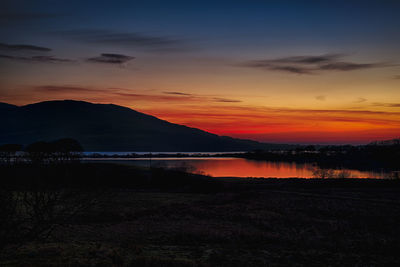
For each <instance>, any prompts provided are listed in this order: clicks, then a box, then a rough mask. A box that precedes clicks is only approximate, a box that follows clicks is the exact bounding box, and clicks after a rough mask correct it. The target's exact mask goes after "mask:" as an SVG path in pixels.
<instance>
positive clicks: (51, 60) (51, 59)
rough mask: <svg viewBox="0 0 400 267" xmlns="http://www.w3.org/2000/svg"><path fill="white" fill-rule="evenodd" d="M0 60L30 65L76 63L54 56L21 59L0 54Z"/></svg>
mask: <svg viewBox="0 0 400 267" xmlns="http://www.w3.org/2000/svg"><path fill="white" fill-rule="evenodd" d="M0 59H9V60H16V61H22V62H29V63H72V62H75V60H71V59H65V58H57V57H53V56H31V57H21V56H12V55H2V54H0Z"/></svg>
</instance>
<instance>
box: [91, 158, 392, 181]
mask: <svg viewBox="0 0 400 267" xmlns="http://www.w3.org/2000/svg"><path fill="white" fill-rule="evenodd" d="M86 160H87V161H101V162H115V163H122V164H127V165H135V166H141V167H149V166H150V165H151V166H153V167H165V168H178V169H185V170H187V171H190V172H192V173H201V174H207V175H211V176H213V177H276V178H289V177H302V178H313V174H312V169H313V165H312V164H296V163H285V162H270V161H254V160H247V159H241V158H219V157H218V158H210V157H207V158H206V157H204V158H172V157H171V158H152V159H151V160H150V159H149V158H113V159H110V158H96V159H93V158H92V159H86ZM345 171H347V172H348V173H349V174H350V177H354V178H387V177H388V175H387V174H385V173H383V172H381V173H380V172H367V171H358V170H350V169H347V170H345Z"/></svg>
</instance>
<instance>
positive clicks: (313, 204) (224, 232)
mask: <svg viewBox="0 0 400 267" xmlns="http://www.w3.org/2000/svg"><path fill="white" fill-rule="evenodd" d="M82 165H83V166H78V167H76V166H75V167H65V169H63V170H62V171H60V169H59V167H57V168H56V167H54V169H51V168H46V169H43V168H40V167H37V168H34V169H30V168H31V167H29V168H27V169H24V168H21V167H19V168H12V169H9V168H8V169H7V168H6V169H2V170H1V171H2V173H3V174H5V175H4V176H3V175H2V176H3V183H5V185H6V187H7V188H8V189H9V190H13V191H14V192H21V191H26V190H27V189H26V188H22V187H20V185H21V184H23V183H22V181H25V183H26V180H25V178H23V177H27V176H30V177H34V178H32V179H36V180H37V179H45V180H46V181H48V180H49V179H51V178H53V181H62V182H60V183H59V182H54V183H53V187H52V188H50V189H49V188H47V189H46V190H58V191H66V190H70V191H72V192H75V193H76V194H77V195H86V194H87V195H91V194H94V192H96V197H95V198H93V199H95V201H92V202H91V204H90V205H87V206H86V207H85V208H84V209H80V210H78V212H76V214H74V216H71V217H70V218H69V219H68V220H63V221H60V220H58V221H57V220H54V221H52V224H51V227H52V228H51V231H48V232H43V234H42V235H40V236H37V237H35V238H31V239H26V240H25V241H23V242H22V241H20V240H14V241H10V242H9V243H8V244H6V245H5V246H4V247H3V249H2V251H1V260H0V265H1V266H396V265H397V266H399V264H400V255H399V251H400V229H399V227H398V223H399V222H400V181H399V180H356V179H325V180H321V179H313V180H303V179H284V180H279V179H237V178H232V179H230V178H226V179H220V180H218V181H216V180H214V179H212V178H207V177H202V176H194V175H189V174H185V173H182V172H179V171H163V170H153V171H152V172H150V171H148V170H138V169H134V168H128V167H126V166H115V165H98V166H97V165H95V164H93V165H84V164H82ZM63 168H64V167H63ZM94 170H97V172H95V171H94ZM78 172H79V173H84V174H85V177H86V179H85V181H86V182H79V181H80V179H83V178H82V177H83V176H80V175H78V176H76V174H77V173H78ZM28 173H29V175H28ZM57 173H59V177H58V178H57ZM61 176H62V177H64V178H63V179H61V178H60V177H61ZM4 177H6V179H4ZM39 177H40V178H39ZM73 177H75V180H74V179H73ZM7 178H10V179H7ZM5 181H6V182H5ZM7 181H8V182H7ZM12 181H14V182H12ZM15 181H17V182H15ZM67 181H68V183H67ZM46 184H48V182H46ZM90 184H91V185H92V186H90ZM104 188H107V190H104ZM98 192H100V193H98ZM82 199H84V198H82ZM65 203H66V202H64V204H63V205H67V204H65ZM57 209H60V207H56V208H55V210H57ZM44 233H45V234H44Z"/></svg>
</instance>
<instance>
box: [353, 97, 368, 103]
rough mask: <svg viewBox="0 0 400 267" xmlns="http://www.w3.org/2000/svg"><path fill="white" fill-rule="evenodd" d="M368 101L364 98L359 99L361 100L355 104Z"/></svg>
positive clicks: (358, 99)
mask: <svg viewBox="0 0 400 267" xmlns="http://www.w3.org/2000/svg"><path fill="white" fill-rule="evenodd" d="M366 101H367V99H366V98H364V97H359V98H357V100H356V101H354V102H355V103H363V102H366Z"/></svg>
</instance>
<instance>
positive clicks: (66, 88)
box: [34, 85, 109, 93]
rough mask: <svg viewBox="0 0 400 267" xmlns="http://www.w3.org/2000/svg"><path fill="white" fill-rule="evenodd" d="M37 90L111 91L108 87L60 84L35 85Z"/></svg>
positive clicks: (48, 91)
mask: <svg viewBox="0 0 400 267" xmlns="http://www.w3.org/2000/svg"><path fill="white" fill-rule="evenodd" d="M34 89H35V91H40V92H46V93H84V92H91V93H105V92H107V93H108V92H109V90H107V89H98V88H87V87H80V86H59V85H42V86H35V87H34Z"/></svg>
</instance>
